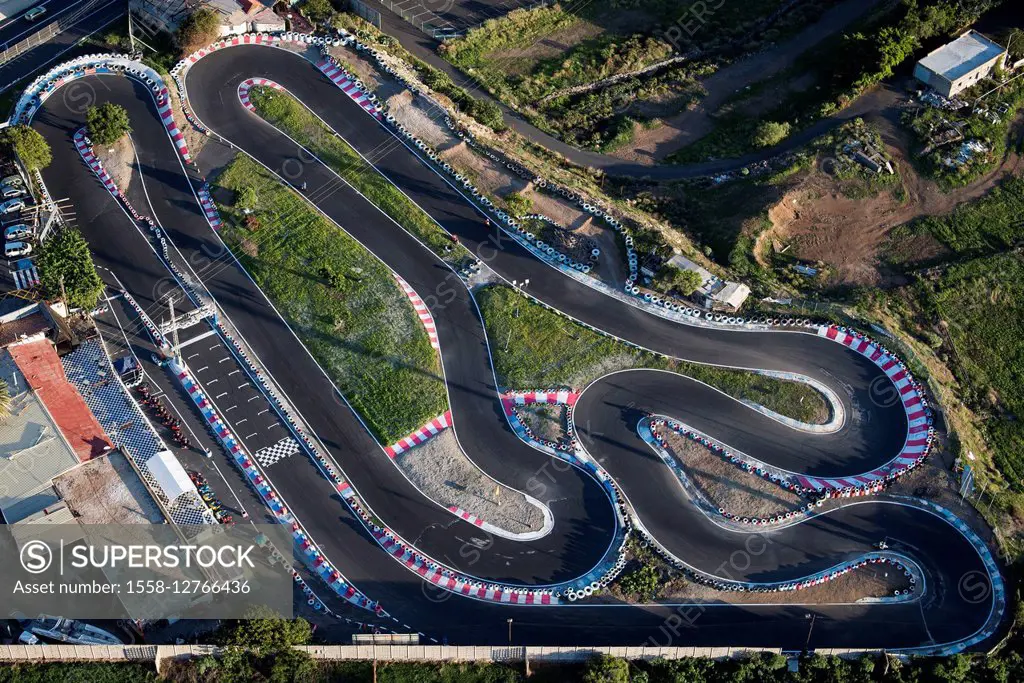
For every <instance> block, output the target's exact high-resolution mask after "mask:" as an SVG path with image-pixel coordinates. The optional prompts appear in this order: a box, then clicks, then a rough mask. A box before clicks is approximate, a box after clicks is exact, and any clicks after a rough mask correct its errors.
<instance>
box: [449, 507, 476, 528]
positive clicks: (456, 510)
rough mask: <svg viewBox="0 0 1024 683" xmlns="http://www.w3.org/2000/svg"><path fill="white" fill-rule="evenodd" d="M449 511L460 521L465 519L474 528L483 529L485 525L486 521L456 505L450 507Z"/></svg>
mask: <svg viewBox="0 0 1024 683" xmlns="http://www.w3.org/2000/svg"><path fill="white" fill-rule="evenodd" d="M448 511H449V512H451V513H452V514H453V515H455V516H456V517H458V518H459V519H464V520H466V521H467V522H469V523H470V524H472V525H474V526H479V527H482V526H483V525H484V520H482V519H480V518H479V517H477V516H476V515H474V514H473V513H472V512H467V511H466V510H463V509H462V508H460V507H457V506H455V505H449V506H448Z"/></svg>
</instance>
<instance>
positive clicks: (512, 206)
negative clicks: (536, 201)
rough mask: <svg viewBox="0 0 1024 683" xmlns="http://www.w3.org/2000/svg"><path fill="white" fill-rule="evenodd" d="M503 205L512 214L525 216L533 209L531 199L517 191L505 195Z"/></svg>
mask: <svg viewBox="0 0 1024 683" xmlns="http://www.w3.org/2000/svg"><path fill="white" fill-rule="evenodd" d="M505 205H506V206H507V207H508V211H509V213H511V214H512V215H513V216H516V217H519V216H525V215H526V214H528V213H531V212H532V211H533V200H531V199H530V198H529V197H527V196H525V195H522V194H520V193H518V192H510V193H508V194H507V195H505Z"/></svg>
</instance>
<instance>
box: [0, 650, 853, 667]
mask: <svg viewBox="0 0 1024 683" xmlns="http://www.w3.org/2000/svg"><path fill="white" fill-rule="evenodd" d="M296 649H297V650H300V651H303V652H307V653H309V655H310V656H311V657H313V658H314V659H332V660H340V659H349V660H354V659H358V660H373V659H376V660H381V661H399V662H401V661H430V662H442V661H463V662H468V661H477V662H521V661H523V660H524V659H526V658H528V659H529V661H530V662H531V663H541V662H579V661H585V660H588V659H590V658H592V657H594V656H596V655H599V654H607V655H612V656H615V657H621V658H625V659H654V658H658V657H660V658H664V659H679V658H681V657H707V658H711V659H725V658H729V657H737V656H741V655H743V654H746V653H750V652H775V653H779V652H781V650H779V649H778V648H744V647H649V646H647V647H487V646H454V645H306V646H301V647H297V648H296ZM218 651H219V650H218V648H216V647H215V646H212V645H125V646H120V647H113V646H103V645H0V661H2V662H48V661H107V662H116V661H122V662H129V661H131V662H146V663H152V664H154V665H157V662H160V661H163V660H165V659H169V658H173V659H192V658H193V657H201V656H204V655H211V654H212V655H216V654H217V653H218ZM817 652H818V654H822V655H832V654H834V655H853V654H861V653H862V652H864V651H863V650H846V649H819V650H817ZM157 668H159V666H158V667H157Z"/></svg>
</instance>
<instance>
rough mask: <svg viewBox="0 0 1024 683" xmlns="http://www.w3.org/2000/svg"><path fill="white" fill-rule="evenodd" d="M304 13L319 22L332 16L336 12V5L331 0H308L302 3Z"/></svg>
mask: <svg viewBox="0 0 1024 683" xmlns="http://www.w3.org/2000/svg"><path fill="white" fill-rule="evenodd" d="M302 13H303V14H304V15H306V16H307V17H309V19H310V20H312V21H314V22H316V23H318V24H319V23H321V22H324V21H327V20H328V19H330V18H331V16H332V15H333V14H334V5H332V4H331V0H306V2H304V3H303V4H302Z"/></svg>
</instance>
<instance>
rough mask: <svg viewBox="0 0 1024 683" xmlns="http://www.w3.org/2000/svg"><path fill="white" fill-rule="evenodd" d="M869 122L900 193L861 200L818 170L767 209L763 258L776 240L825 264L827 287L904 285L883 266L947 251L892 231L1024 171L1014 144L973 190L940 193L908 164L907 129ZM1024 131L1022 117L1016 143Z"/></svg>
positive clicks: (800, 255)
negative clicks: (875, 129)
mask: <svg viewBox="0 0 1024 683" xmlns="http://www.w3.org/2000/svg"><path fill="white" fill-rule="evenodd" d="M872 123H874V124H875V125H877V126H878V128H879V130H880V132H881V135H882V140H883V141H884V143H885V147H886V151H887V152H888V153H889V156H890V157H891V158H892V159H893V160H894V162H895V166H896V171H897V173H898V174H899V175H900V178H901V179H902V188H901V189H899V190H889V191H883V192H880V193H878V194H877V195H875V196H871V197H863V196H859V195H855V194H851V193H850V192H849V186H848V185H847V184H844V182H845V181H840V180H837V179H835V178H833V177H832V176H830V175H829V174H828V173H826V172H824V171H823V170H821V168H818V169H815V170H814V171H812V172H811V173H809V174H808V175H807V176H806V178H804V180H802V181H801V182H800V183H799V184H798V185H797V186H795V187H794V188H793V189H791V190H790V191H789V192H787V193H786V194H785V195H784V196H783V198H782V199H781V200H780V201H779V202H778V203H777V204H776V205H774V206H773V207H772V208H771V209H769V212H768V217H769V218H770V219H771V222H772V225H773V227H772V229H771V230H768V231H765V233H764V234H763V235H762V236H761V238H760V240H759V244H758V245H757V248H756V249H755V254H756V255H757V256H758V258H759V260H763V256H764V255H765V254H766V253H767V250H768V246H769V242H768V241H769V240H771V242H772V243H777V245H779V246H780V247H781V248H786V246H788V247H789V248H790V249H792V252H791V253H793V254H794V255H795V256H797V257H798V258H800V259H803V260H806V261H812V262H817V263H820V264H823V265H824V266H827V267H828V270H829V274H828V281H827V284H829V285H869V286H886V285H893V284H900V282H898V281H895V280H894V278H895V277H897V276H894V275H892V274H890V273H887V272H886V270H887V269H886V268H885V263H884V262H883V261H886V260H887V261H889V262H902V263H907V262H914V261H924V260H928V259H930V258H935V257H938V256H941V255H942V254H943V253H945V249H944V247H943V246H942V245H941V244H939V243H938V242H937V241H936V240H935V239H934V238H933V237H931V236H930V235H902V236H899V237H898V238H894V239H892V240H890V239H889V235H890V232H891V231H892V229H893V228H894V227H896V226H898V225H901V224H904V223H907V222H909V221H912V220H914V219H916V218H920V217H922V216H934V215H942V214H947V213H949V212H950V211H952V210H953V209H954V208H956V207H957V206H958V205H959V204H961V203H963V202H968V201H971V200H974V199H977V198H979V197H981V196H983V195H985V194H987V193H988V191H989V190H991V189H992V188H993V187H994V186H995V185H996V184H997V183H999V182H1000V181H1001V180H1002V179H1003V178H1005V177H1006V176H1007V175H1011V174H1012V175H1019V174H1020V173H1021V172H1022V171H1024V161H1022V158H1021V156H1020V155H1019V154H1018V153H1017V152H1016V151H1015V150H1016V145H1015V144H1011V145H1008V148H1007V149H1008V151H1007V154H1006V156H1005V157H1004V159H1003V161H1002V163H1000V164H999V166H998V167H997V168H996V169H994V170H993V171H991V172H990V173H988V174H986V175H985V176H983V177H981V178H979V179H977V180H976V181H974V182H973V183H971V184H969V185H966V186H964V187H961V188H957V189H954V190H952V191H950V192H943V191H942V190H941V189H940V188H939V186H938V185H936V184H935V183H934V182H932V181H930V180H928V179H926V178H923V177H922V176H921V175H920V174H918V173H917V171H916V169H915V168H914V167H913V165H911V164H910V163H909V162H908V161H907V159H908V153H909V152H908V145H907V140H906V135H905V133H904V131H902V130H901V129H899V128H898V126H897V125H896V124H894V123H892V122H891V121H889V120H888V119H884V118H881V117H879V118H873V119H872ZM1022 133H1024V126H1022V125H1021V120H1020V119H1018V121H1017V123H1016V124H1015V125H1014V127H1013V132H1012V138H1013V139H1014V140H1019V139H1021V136H1022Z"/></svg>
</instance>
